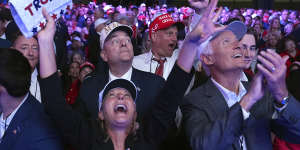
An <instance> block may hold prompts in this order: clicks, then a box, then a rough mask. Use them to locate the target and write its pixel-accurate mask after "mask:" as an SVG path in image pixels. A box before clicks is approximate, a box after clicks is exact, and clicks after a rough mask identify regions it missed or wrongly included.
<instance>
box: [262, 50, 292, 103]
mask: <svg viewBox="0 0 300 150" xmlns="http://www.w3.org/2000/svg"><path fill="white" fill-rule="evenodd" d="M288 58H289V57H288V56H285V57H281V56H280V55H279V54H277V53H276V52H275V51H273V50H270V49H268V50H267V51H262V52H261V53H260V55H259V56H258V61H260V62H261V64H258V65H257V68H258V70H259V71H260V72H262V74H263V75H264V77H265V79H266V80H267V86H268V88H269V91H270V92H271V93H272V95H273V96H274V97H275V99H276V100H277V102H278V103H281V101H282V100H283V98H285V97H287V96H288V90H287V87H286V83H285V76H286V70H287V67H286V65H285V63H286V61H287V60H288Z"/></svg>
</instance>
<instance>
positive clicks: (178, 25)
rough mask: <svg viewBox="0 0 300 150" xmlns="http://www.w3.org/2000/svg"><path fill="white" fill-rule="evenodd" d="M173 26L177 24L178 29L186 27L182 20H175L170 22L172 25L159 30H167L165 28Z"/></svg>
mask: <svg viewBox="0 0 300 150" xmlns="http://www.w3.org/2000/svg"><path fill="white" fill-rule="evenodd" d="M173 26H175V27H176V28H177V29H178V31H179V30H184V27H185V25H184V24H183V23H182V22H174V23H172V24H170V25H168V26H166V27H164V28H161V29H159V30H165V29H168V28H170V27H173Z"/></svg>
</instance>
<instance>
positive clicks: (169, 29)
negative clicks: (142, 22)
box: [158, 25, 178, 32]
mask: <svg viewBox="0 0 300 150" xmlns="http://www.w3.org/2000/svg"><path fill="white" fill-rule="evenodd" d="M172 30H173V31H176V32H177V31H178V29H177V27H176V26H175V25H172V26H170V27H168V28H165V29H161V30H158V31H172Z"/></svg>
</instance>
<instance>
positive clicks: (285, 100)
mask: <svg viewBox="0 0 300 150" xmlns="http://www.w3.org/2000/svg"><path fill="white" fill-rule="evenodd" d="M288 102H289V97H288V96H286V97H284V98H283V99H282V100H281V104H282V105H285V104H287V103H288Z"/></svg>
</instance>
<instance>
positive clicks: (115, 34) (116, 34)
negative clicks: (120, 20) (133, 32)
mask: <svg viewBox="0 0 300 150" xmlns="http://www.w3.org/2000/svg"><path fill="white" fill-rule="evenodd" d="M120 35H125V36H128V37H129V35H128V33H127V32H125V31H122V30H117V31H114V32H112V33H111V35H110V36H120Z"/></svg>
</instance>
